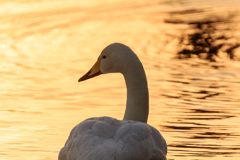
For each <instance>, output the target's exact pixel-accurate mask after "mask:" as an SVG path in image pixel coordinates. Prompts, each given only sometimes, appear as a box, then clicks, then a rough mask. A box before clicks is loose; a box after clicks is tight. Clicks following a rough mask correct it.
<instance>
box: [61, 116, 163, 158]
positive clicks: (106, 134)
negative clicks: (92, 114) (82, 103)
mask: <svg viewBox="0 0 240 160" xmlns="http://www.w3.org/2000/svg"><path fill="white" fill-rule="evenodd" d="M166 153H167V144H166V142H165V140H164V138H163V137H162V135H161V134H160V133H159V132H158V130H156V129H155V128H154V127H151V126H150V125H148V124H146V123H143V122H137V121H124V120H121V121H120V120H117V119H114V118H110V117H98V118H89V119H87V120H85V121H83V122H81V123H80V124H78V125H77V126H76V127H74V128H73V129H72V131H71V133H70V136H69V138H68V140H67V142H66V144H65V146H64V147H63V148H62V149H61V151H60V154H59V158H58V159H59V160H165V159H166V156H165V154H166Z"/></svg>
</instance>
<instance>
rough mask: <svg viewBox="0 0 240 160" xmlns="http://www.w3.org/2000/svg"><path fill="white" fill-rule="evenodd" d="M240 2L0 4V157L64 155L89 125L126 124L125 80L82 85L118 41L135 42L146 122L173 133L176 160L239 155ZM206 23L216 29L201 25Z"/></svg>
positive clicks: (166, 133) (170, 139)
mask: <svg viewBox="0 0 240 160" xmlns="http://www.w3.org/2000/svg"><path fill="white" fill-rule="evenodd" d="M238 4H239V1H233V0H232V1H217V0H215V1H214V0H210V1H201V3H200V2H199V1H186V0H185V1H173V0H172V1H169V0H168V1H157V0H153V1H151V2H149V1H145V0H142V1H138V2H137V3H132V2H128V1H123V0H122V1H121V0H118V1H110V0H106V1H101V2H99V1H96V0H95V1H91V2H84V1H65V0H62V1H60V0H58V1H57V0H55V1H51V2H50V1H45V0H42V1H30V0H25V1H24V0H21V1H11V2H9V1H5V0H4V1H1V2H0V5H1V7H0V8H1V9H0V17H1V18H0V22H1V25H0V159H1V160H4V159H11V160H19V159H44V160H49V159H57V155H58V152H59V150H60V148H61V147H62V146H63V145H64V143H65V141H66V139H67V137H68V134H69V132H70V131H71V129H72V128H73V127H74V126H75V125H76V124H78V123H79V122H81V121H82V120H84V119H86V118H89V117H95V116H111V117H116V118H118V119H122V117H123V114H124V110H125V108H124V106H125V101H126V99H125V98H126V89H125V84H124V80H123V77H122V76H121V75H118V74H112V75H103V76H99V77H97V78H95V79H92V80H89V81H86V82H82V83H77V80H78V78H79V77H80V76H81V75H83V74H84V73H85V72H86V71H88V70H89V69H90V67H91V66H92V64H93V63H94V62H95V60H96V59H97V56H98V55H99V54H100V52H101V50H102V49H103V48H104V47H105V46H106V45H108V44H109V43H112V42H122V43H125V44H127V45H129V46H130V47H131V48H132V49H133V50H134V51H135V52H136V53H137V54H138V56H139V57H140V59H141V61H142V62H143V65H144V67H145V70H146V74H147V77H148V83H149V91H150V116H149V121H148V123H149V124H150V125H152V126H154V127H156V128H157V129H158V130H159V131H160V132H161V133H162V135H163V136H164V137H165V139H166V141H167V143H168V147H169V151H168V156H167V158H168V159H169V160H173V159H174V160H181V159H183V160H185V159H189V160H196V159H211V160H212V159H217V160H219V159H223V160H225V159H227V160H228V159H232V160H236V159H238V158H239V157H240V155H239V150H240V127H239V124H240V117H239V116H240V109H239V107H240V98H239V95H240V63H239V61H238V57H239V55H240V48H239V46H238V44H239V42H240V41H239V39H240V30H239V27H237V26H239V25H240V24H239V23H240V18H239V17H240V16H239V9H238V8H239V7H238V6H239V5H238ZM206 21H208V22H209V21H210V22H211V23H210V24H211V26H208V25H205V24H203V25H202V26H201V28H199V24H198V23H197V22H199V23H200V22H201V23H203V22H206ZM205 32H206V33H205ZM196 35H198V36H199V37H197V38H196V37H195V39H194V40H191V37H194V36H196ZM219 37H220V38H219ZM221 37H222V39H221ZM206 39H207V40H206ZM203 42H204V44H205V45H206V44H207V42H209V44H207V45H206V46H204V47H202V48H201V47H199V46H200V44H202V43H203ZM210 42H211V43H210ZM234 46H235V48H234ZM214 47H215V50H214V51H213V49H214ZM231 48H232V50H230V49H231ZM211 49H212V51H210V50H211ZM184 50H185V51H188V52H187V53H185V52H183V51H184ZM228 51H229V52H228ZM209 55H210V56H211V57H208V56H209ZM231 55H232V56H233V57H231ZM190 57H191V58H190ZM179 58H180V59H179ZM206 59H207V60H206Z"/></svg>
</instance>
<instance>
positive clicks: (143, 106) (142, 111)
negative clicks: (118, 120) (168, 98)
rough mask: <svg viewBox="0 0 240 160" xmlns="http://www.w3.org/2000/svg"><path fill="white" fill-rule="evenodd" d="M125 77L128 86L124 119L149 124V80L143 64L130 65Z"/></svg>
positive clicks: (124, 74)
mask: <svg viewBox="0 0 240 160" xmlns="http://www.w3.org/2000/svg"><path fill="white" fill-rule="evenodd" d="M123 76H124V78H125V82H126V86H127V105H126V110H125V115H124V118H123V119H124V120H134V121H140V122H145V123H147V119H148V112H149V95H148V85H147V78H146V75H145V72H144V69H143V66H142V64H141V62H140V61H139V62H137V64H136V63H134V64H130V66H128V69H127V70H126V71H125V72H123Z"/></svg>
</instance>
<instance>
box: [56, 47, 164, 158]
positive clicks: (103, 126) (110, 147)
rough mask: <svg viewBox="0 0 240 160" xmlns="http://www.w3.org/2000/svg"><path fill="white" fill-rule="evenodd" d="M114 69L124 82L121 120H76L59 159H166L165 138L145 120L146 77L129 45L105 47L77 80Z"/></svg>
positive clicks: (146, 99)
mask: <svg viewBox="0 0 240 160" xmlns="http://www.w3.org/2000/svg"><path fill="white" fill-rule="evenodd" d="M114 72H120V73H122V74H123V76H124V78H125V81H126V85H127V105H126V111H125V115H124V119H123V120H117V119H115V118H111V117H98V118H89V119H86V120H85V121H83V122H81V123H79V124H78V125H77V126H76V127H74V128H73V129H72V131H71V133H70V136H69V137H68V140H67V142H66V143H65V146H64V147H63V148H62V149H61V151H60V153H59V157H58V159H59V160H166V154H167V144H166V141H165V140H164V138H163V137H162V135H161V134H160V133H159V131H158V130H157V129H155V128H154V127H152V126H150V125H148V124H147V123H146V122H147V117H148V110H149V109H148V87H147V80H146V76H145V72H144V69H143V66H142V64H141V62H140V61H139V59H138V57H137V56H136V55H135V54H134V52H133V51H132V50H131V49H130V48H129V47H127V46H125V45H123V44H120V43H113V44H110V45H109V46H107V47H106V48H105V49H104V50H103V51H102V53H101V55H100V56H99V58H98V61H97V62H96V63H95V65H94V66H93V67H92V68H91V70H90V71H89V72H88V73H87V74H85V75H84V76H83V77H82V78H80V79H79V81H83V80H86V79H89V78H92V77H95V76H97V75H100V74H105V73H114Z"/></svg>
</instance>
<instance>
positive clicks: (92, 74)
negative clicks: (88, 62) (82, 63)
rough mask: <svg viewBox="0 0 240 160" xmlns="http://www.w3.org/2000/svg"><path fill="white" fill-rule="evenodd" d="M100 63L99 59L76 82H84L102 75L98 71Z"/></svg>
mask: <svg viewBox="0 0 240 160" xmlns="http://www.w3.org/2000/svg"><path fill="white" fill-rule="evenodd" d="M100 63H101V59H98V60H97V62H96V63H95V64H94V65H93V67H92V68H91V69H90V70H89V71H88V72H87V73H86V74H85V75H84V76H82V77H81V78H79V80H78V82H81V81H85V80H87V79H90V78H93V77H96V76H98V75H100V74H102V72H101V71H100Z"/></svg>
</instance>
